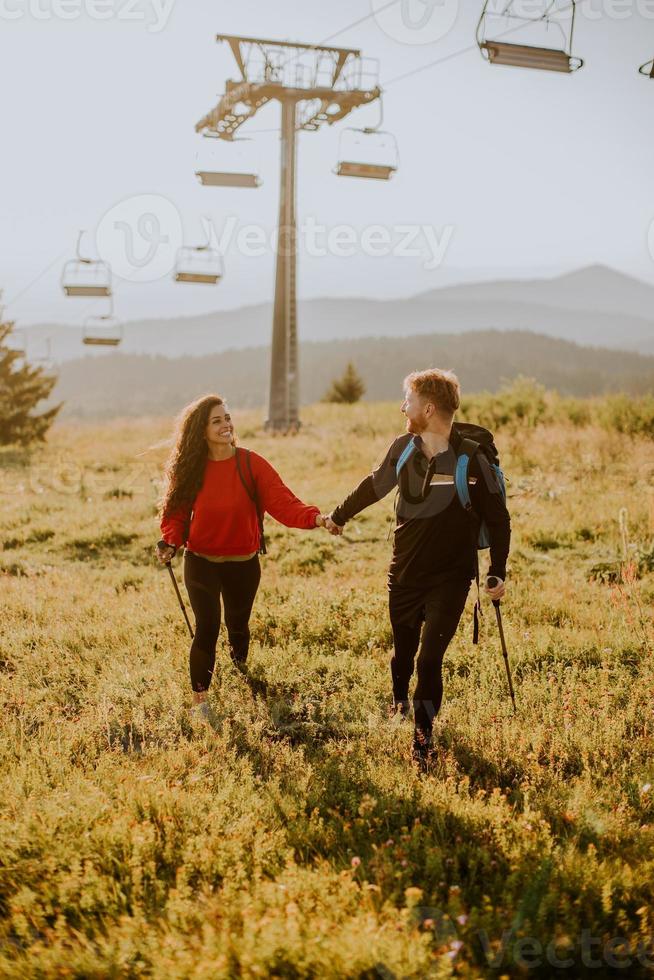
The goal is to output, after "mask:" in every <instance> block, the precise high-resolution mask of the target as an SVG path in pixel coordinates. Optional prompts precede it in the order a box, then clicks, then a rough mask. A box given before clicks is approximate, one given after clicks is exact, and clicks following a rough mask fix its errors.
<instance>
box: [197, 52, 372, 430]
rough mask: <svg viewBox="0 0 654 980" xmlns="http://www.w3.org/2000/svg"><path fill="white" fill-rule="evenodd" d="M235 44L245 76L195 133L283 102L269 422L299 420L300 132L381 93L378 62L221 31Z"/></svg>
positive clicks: (222, 131)
mask: <svg viewBox="0 0 654 980" xmlns="http://www.w3.org/2000/svg"><path fill="white" fill-rule="evenodd" d="M216 40H217V41H219V42H221V41H225V42H226V43H227V44H229V46H230V48H231V50H232V54H233V55H234V58H235V60H236V64H237V65H238V68H239V71H240V74H241V77H240V79H239V80H238V81H227V82H226V84H225V94H224V95H223V96H222V98H221V100H220V102H219V103H218V105H217V106H216V107H215V108H214V109H212V110H211V111H210V112H209V113H208V114H207V115H206V116H204V118H203V119H201V120H200V121H199V122H198V123H197V125H196V127H195V129H196V132H198V133H202V134H204V135H209V136H213V137H219V138H220V139H224V140H232V139H233V138H234V134H235V133H236V131H237V130H238V129H239V127H240V126H242V125H243V123H245V122H247V120H248V119H251V118H252V116H254V115H255V114H256V112H257V111H258V110H259V109H261V108H262V107H263V106H264V105H266V104H267V103H268V102H270V101H271V100H273V99H276V100H277V101H278V102H279V103H280V104H281V175H280V195H279V227H278V236H277V261H276V272H275V303H274V311H273V329H272V350H271V363H270V392H269V402H268V418H267V421H266V427H267V428H268V429H270V430H272V431H277V432H289V431H295V430H297V429H298V428H299V425H300V416H299V369H298V337H297V300H296V273H297V225H296V213H295V199H296V171H297V144H296V134H297V132H298V130H308V131H311V132H315V131H316V130H318V129H319V128H320V126H321V125H322V124H323V123H327V124H328V125H333V123H335V122H338V121H339V120H341V119H344V118H345V116H347V115H348V114H349V113H350V112H351V111H352V110H353V109H356V108H358V107H359V106H362V105H367V104H368V103H370V102H373V101H374V100H375V99H378V98H379V96H380V94H381V90H380V88H379V85H378V78H379V66H378V62H377V61H376V60H374V59H363V58H362V57H361V53H360V51H358V50H354V49H351V48H332V47H325V46H324V45H312V44H299V43H293V42H283V41H266V40H263V39H262V38H252V37H235V36H233V35H228V34H219V35H217V37H216Z"/></svg>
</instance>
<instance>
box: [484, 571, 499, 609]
mask: <svg viewBox="0 0 654 980" xmlns="http://www.w3.org/2000/svg"><path fill="white" fill-rule="evenodd" d="M499 584H500V579H499V578H498V577H497V575H488V576H487V578H486V585H487V586H488V588H489V589H495V588H497V586H498V585H499ZM491 601H492V603H493V605H494V606H495V608H496V609H498V608H499V605H500V600H499V599H492V600H491Z"/></svg>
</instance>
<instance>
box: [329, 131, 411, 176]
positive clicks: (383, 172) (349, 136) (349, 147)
mask: <svg viewBox="0 0 654 980" xmlns="http://www.w3.org/2000/svg"><path fill="white" fill-rule="evenodd" d="M398 166H399V151H398V148H397V140H396V139H395V137H394V136H393V134H392V133H388V132H386V131H385V130H381V129H375V128H369V129H355V128H353V127H350V126H348V127H347V128H346V129H344V130H343V131H342V132H341V138H340V141H339V147H338V163H337V164H336V167H335V169H334V173H335V174H336V176H337V177H365V178H368V179H371V180H390V178H391V177H392V176H393V174H394V173H396V172H397V169H398Z"/></svg>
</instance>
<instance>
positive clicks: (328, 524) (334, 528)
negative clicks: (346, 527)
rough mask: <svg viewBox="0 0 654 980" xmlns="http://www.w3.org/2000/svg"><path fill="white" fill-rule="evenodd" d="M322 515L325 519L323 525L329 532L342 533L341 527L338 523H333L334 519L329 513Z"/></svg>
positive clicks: (336, 534)
mask: <svg viewBox="0 0 654 980" xmlns="http://www.w3.org/2000/svg"><path fill="white" fill-rule="evenodd" d="M323 516H324V520H325V523H324V525H323V526H324V527H325V528H326V529H327V530H328V531H329V533H330V534H333V535H335V536H338V535H339V534H342V533H343V528H342V527H341V526H340V525H338V524H335V523H334V521H333V520H332V519H331V515H330V514H324V515H323Z"/></svg>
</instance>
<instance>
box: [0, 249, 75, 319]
mask: <svg viewBox="0 0 654 980" xmlns="http://www.w3.org/2000/svg"><path fill="white" fill-rule="evenodd" d="M67 254H68V249H67V248H65V249H63V251H61V252H60V253H59V255H57V256H56V258H54V259H53V260H52V262H48V264H47V265H46V266H45V268H43V269H42V270H41V271H40V272H39V273H38V275H36V276H35V277H34V279H32V280H31V282H28V284H27V285H26V286H24V287H23V289H21V290H20V292H18V293H16V295H15V296H12V297H11V299H10V300H9V301H8V302H7V303H3V304H2V306H3V312H6V310H7V309H8V308H9V307H10V306H11V305H12V304H13V303H16V302H18V300H19V299H21V298H22V297H23V296H24V295H25V293H27V292H29V290H30V289H31V288H32V286H35V285H36V284H37V282H39V281H40V280H41V279H42V278H43V276H45V275H46V274H47V273H48V272H49V271H50V269H51V268H52V267H53V265H56V264H57V262H61V260H62V259H63V257H64V256H65V255H67Z"/></svg>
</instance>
